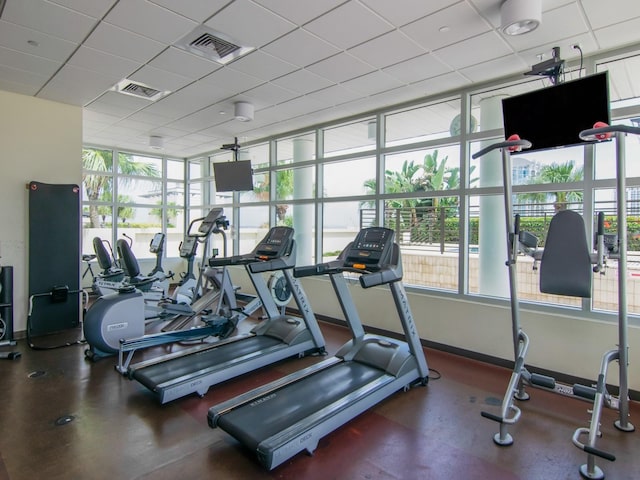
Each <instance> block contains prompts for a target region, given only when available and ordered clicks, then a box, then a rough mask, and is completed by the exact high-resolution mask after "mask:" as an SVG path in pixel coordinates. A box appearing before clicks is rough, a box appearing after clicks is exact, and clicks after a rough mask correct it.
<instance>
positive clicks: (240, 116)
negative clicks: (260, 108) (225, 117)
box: [233, 102, 254, 122]
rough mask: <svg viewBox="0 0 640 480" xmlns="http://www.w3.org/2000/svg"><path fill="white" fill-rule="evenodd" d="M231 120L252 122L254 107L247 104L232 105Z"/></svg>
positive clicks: (237, 103)
mask: <svg viewBox="0 0 640 480" xmlns="http://www.w3.org/2000/svg"><path fill="white" fill-rule="evenodd" d="M233 108H234V114H233V118H235V119H236V120H238V121H239V122H250V121H251V120H253V112H254V107H253V104H251V103H249V102H236V103H234V104H233Z"/></svg>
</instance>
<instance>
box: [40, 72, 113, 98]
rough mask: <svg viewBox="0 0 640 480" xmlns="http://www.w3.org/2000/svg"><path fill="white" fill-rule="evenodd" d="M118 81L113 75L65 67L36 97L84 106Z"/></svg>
mask: <svg viewBox="0 0 640 480" xmlns="http://www.w3.org/2000/svg"><path fill="white" fill-rule="evenodd" d="M118 80H119V79H118V78H117V77H115V76H113V75H110V74H105V73H104V72H96V71H93V70H85V69H84V68H78V67H74V66H72V65H65V66H64V67H62V68H61V69H60V71H59V72H58V73H57V74H56V76H55V77H53V78H52V79H51V80H50V81H49V83H47V85H45V87H44V88H43V89H42V91H41V92H40V93H39V94H38V97H41V98H46V99H48V100H55V101H59V102H61V103H70V104H72V105H86V104H88V103H89V102H91V101H92V100H94V99H95V98H97V97H99V96H100V95H102V93H104V92H105V91H106V90H108V89H109V88H110V87H111V86H112V85H114V84H115V82H117V81H118Z"/></svg>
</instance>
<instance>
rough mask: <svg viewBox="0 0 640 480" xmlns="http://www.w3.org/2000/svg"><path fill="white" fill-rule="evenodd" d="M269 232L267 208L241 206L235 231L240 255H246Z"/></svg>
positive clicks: (265, 206) (264, 206)
mask: <svg viewBox="0 0 640 480" xmlns="http://www.w3.org/2000/svg"><path fill="white" fill-rule="evenodd" d="M268 231H269V207H268V206H267V205H263V206H253V207H248V206H243V207H242V208H241V209H240V225H239V227H238V229H237V232H238V234H239V238H240V253H241V254H243V253H248V252H250V251H251V250H253V248H254V247H255V246H256V245H257V244H258V242H259V241H260V240H262V239H263V238H264V236H265V235H266V234H267V232H268Z"/></svg>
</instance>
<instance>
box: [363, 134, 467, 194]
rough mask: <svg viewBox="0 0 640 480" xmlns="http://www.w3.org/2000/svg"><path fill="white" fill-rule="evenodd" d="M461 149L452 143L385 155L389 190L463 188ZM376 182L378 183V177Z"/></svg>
mask: <svg viewBox="0 0 640 480" xmlns="http://www.w3.org/2000/svg"><path fill="white" fill-rule="evenodd" d="M459 152H460V149H459V147H457V146H451V147H442V148H439V149H430V150H416V151H413V152H402V153H396V154H393V155H387V156H385V164H384V165H385V188H384V191H385V193H408V192H423V191H433V190H456V189H459V188H460V160H459ZM372 182H373V186H375V179H372ZM368 186H369V187H371V184H368ZM374 192H375V189H371V193H374Z"/></svg>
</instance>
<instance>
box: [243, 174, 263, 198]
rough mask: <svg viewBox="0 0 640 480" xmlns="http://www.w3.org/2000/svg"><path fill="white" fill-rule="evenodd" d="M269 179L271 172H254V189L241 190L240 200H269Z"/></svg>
mask: <svg viewBox="0 0 640 480" xmlns="http://www.w3.org/2000/svg"><path fill="white" fill-rule="evenodd" d="M269 179H270V175H269V172H258V173H254V174H253V190H252V191H247V192H240V201H241V202H242V203H251V202H267V201H269Z"/></svg>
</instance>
